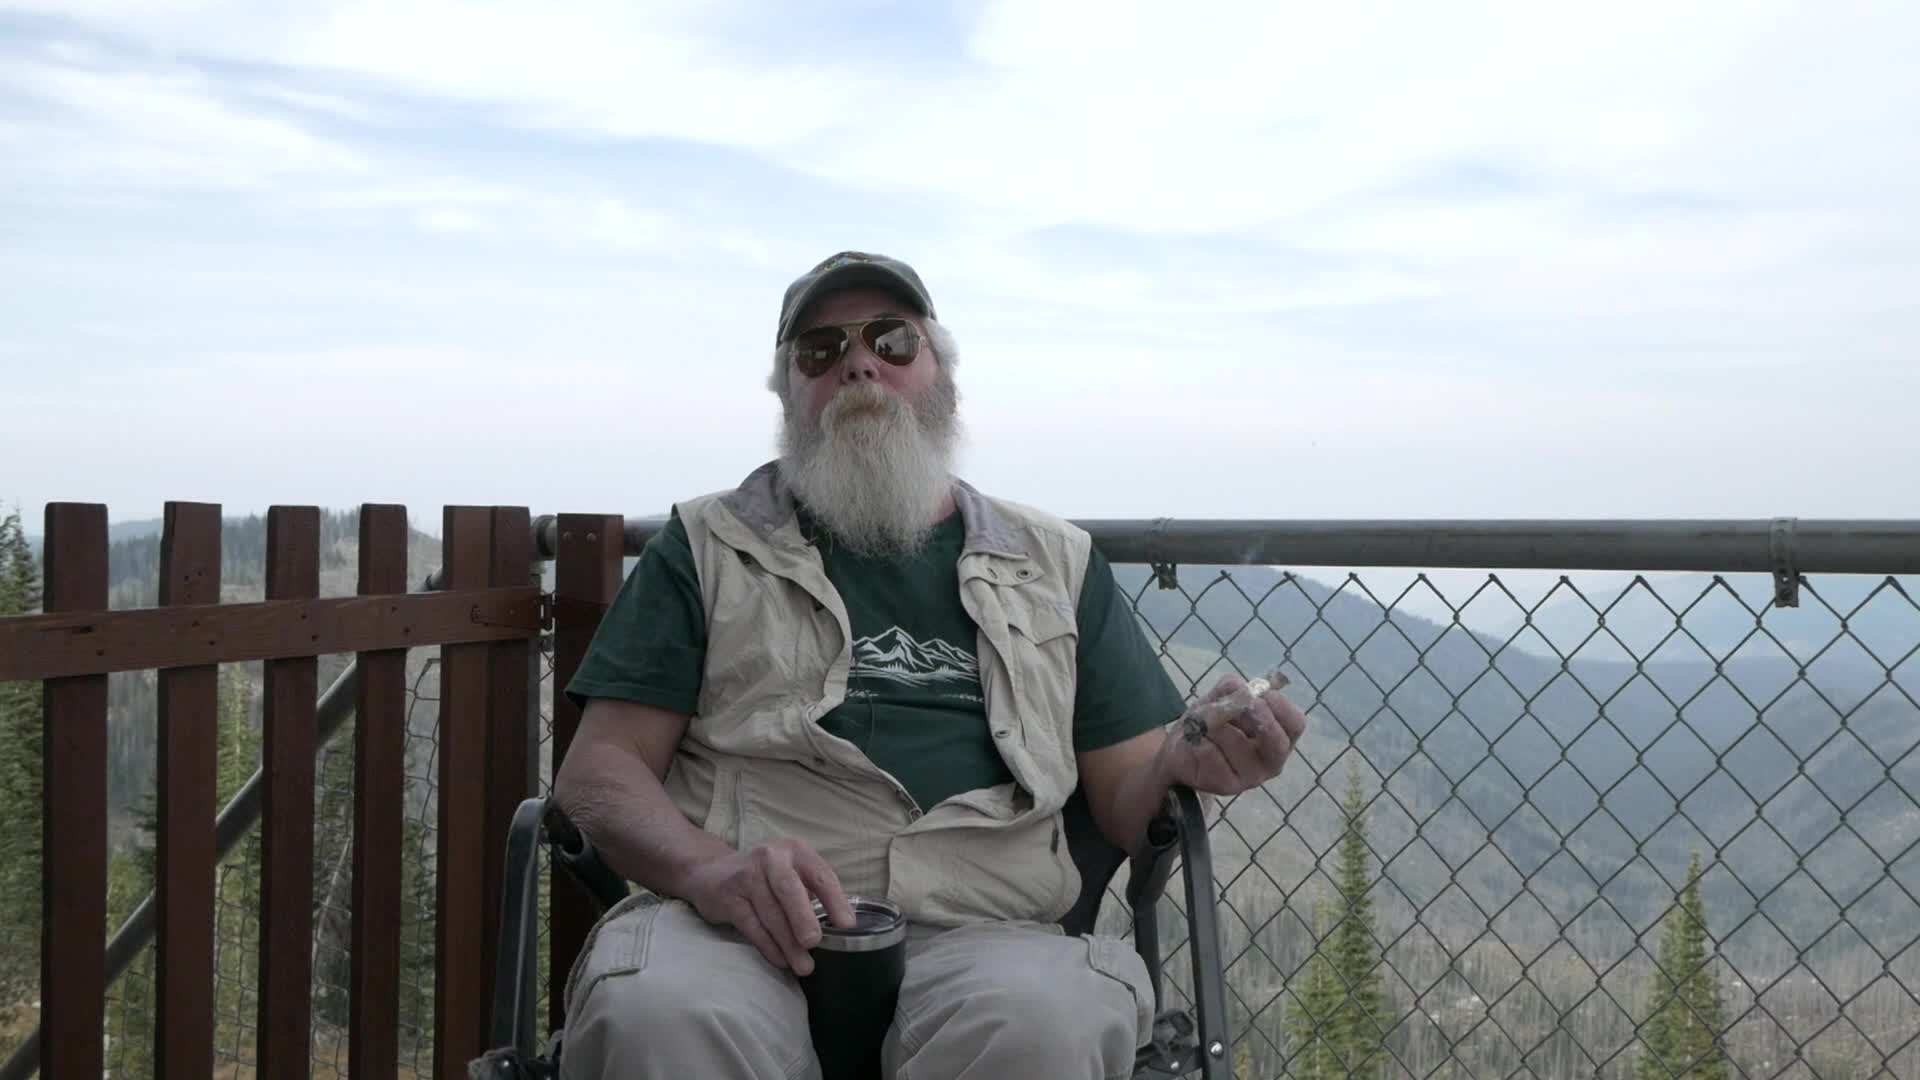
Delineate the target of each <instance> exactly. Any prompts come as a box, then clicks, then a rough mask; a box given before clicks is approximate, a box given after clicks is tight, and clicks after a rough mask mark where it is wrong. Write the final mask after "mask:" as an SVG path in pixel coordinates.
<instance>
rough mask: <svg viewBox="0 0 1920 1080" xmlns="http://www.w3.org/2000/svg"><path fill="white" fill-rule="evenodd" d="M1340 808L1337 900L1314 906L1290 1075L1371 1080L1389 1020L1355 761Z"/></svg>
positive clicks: (1380, 1061) (1383, 1053) (1382, 1058)
mask: <svg viewBox="0 0 1920 1080" xmlns="http://www.w3.org/2000/svg"><path fill="white" fill-rule="evenodd" d="M1344 809H1345V813H1346V831H1345V835H1344V836H1343V837H1342V839H1341V844H1340V882H1339V888H1338V891H1337V900H1336V901H1335V904H1334V907H1333V909H1332V910H1331V911H1329V910H1327V909H1325V908H1322V907H1319V906H1318V905H1316V910H1315V916H1314V921H1315V923H1316V926H1315V929H1314V936H1315V937H1316V938H1317V939H1318V940H1319V941H1320V942H1321V944H1320V945H1319V946H1318V947H1317V948H1316V949H1315V950H1314V956H1313V958H1312V960H1311V961H1310V962H1309V963H1310V970H1309V972H1308V974H1307V980H1306V986H1305V987H1304V989H1303V991H1302V993H1301V995H1300V999H1301V1007H1300V1010H1299V1011H1298V1012H1297V1013H1295V1014H1294V1015H1292V1016H1290V1017H1289V1023H1288V1027H1289V1030H1290V1031H1291V1032H1292V1035H1293V1046H1294V1053H1295V1055H1296V1056H1295V1058H1294V1062H1293V1075H1294V1076H1295V1077H1298V1078H1300V1080H1332V1078H1339V1080H1374V1078H1376V1077H1378V1076H1380V1075H1381V1073H1382V1071H1383V1070H1384V1069H1385V1067H1386V1062H1387V1049H1386V1031H1387V1028H1388V1026H1389V1020H1388V1017H1387V1014H1386V992H1385V989H1384V986H1383V980H1382V978H1381V971H1380V967H1381V957H1380V951H1379V939H1378V938H1377V937H1376V936H1375V932H1374V910H1373V875H1372V873H1371V872H1370V871H1369V870H1368V865H1367V861H1368V848H1367V835H1366V821H1365V802H1364V797H1363V795H1362V792H1361V789H1360V773H1359V766H1358V764H1355V765H1354V766H1353V767H1352V768H1351V769H1350V770H1349V772H1348V775H1347V798H1346V803H1345V807H1344ZM1329 919H1331V920H1332V929H1331V931H1330V932H1329V931H1328V930H1327V927H1326V925H1325V924H1326V922H1327V920H1329Z"/></svg>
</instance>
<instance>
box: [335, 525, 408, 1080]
mask: <svg viewBox="0 0 1920 1080" xmlns="http://www.w3.org/2000/svg"><path fill="white" fill-rule="evenodd" d="M407 539H408V532H407V510H406V507H404V506H376V505H367V506H362V507H361V508H360V594H361V595H362V596H377V595H380V594H383V593H402V592H405V591H406V590H407ZM355 668H356V670H357V671H358V672H359V684H358V686H357V687H356V697H355V705H354V747H353V750H354V753H353V790H354V793H355V798H354V804H353V953H352V958H351V961H350V963H351V973H350V978H351V980H352V988H351V990H350V992H349V996H348V999H347V1025H348V1030H349V1032H350V1035H349V1043H348V1048H347V1072H348V1075H350V1076H353V1077H355V1078H356V1080H364V1078H372V1077H387V1078H392V1077H394V1076H396V1075H398V1068H399V1059H400V1037H399V1020H400V903H401V898H400V860H401V858H402V857H403V856H402V852H401V849H400V841H401V837H402V835H403V833H402V817H403V815H404V814H405V813H406V804H405V801H404V798H403V795H404V793H405V790H406V788H405V784H406V778H405V776H406V774H405V762H406V740H407V654H406V651H405V650H403V649H389V650H381V651H377V652H362V653H360V654H358V656H356V657H355Z"/></svg>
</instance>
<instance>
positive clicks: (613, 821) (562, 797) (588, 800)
mask: <svg viewBox="0 0 1920 1080" xmlns="http://www.w3.org/2000/svg"><path fill="white" fill-rule="evenodd" d="M567 765H568V766H570V768H568V769H567V770H565V772H564V774H563V775H562V776H561V777H560V779H559V782H558V783H556V784H555V786H554V798H555V799H556V800H558V801H559V803H560V806H561V808H562V809H564V810H565V811H566V813H567V816H568V817H569V818H571V819H572V820H573V822H574V823H575V824H576V825H578V826H579V827H580V828H581V829H582V830H583V831H584V832H586V834H587V835H588V836H589V837H590V838H592V841H593V846H594V848H595V849H596V850H597V851H598V852H599V853H600V858H601V860H602V861H604V862H605V863H606V864H607V867H608V868H609V869H611V870H612V871H613V872H614V873H616V874H619V875H620V876H621V877H623V878H626V879H627V880H628V881H631V882H633V883H635V884H637V885H639V886H641V887H642V888H644V889H647V890H649V891H651V892H655V893H658V894H660V895H663V896H674V897H679V896H682V895H683V892H682V883H683V882H684V881H685V880H686V875H687V873H688V871H689V870H692V869H693V868H695V867H698V866H700V865H701V864H703V863H707V862H710V861H712V860H713V859H715V858H720V857H724V856H727V855H730V854H732V853H733V848H732V847H730V846H728V844H727V842H726V841H724V840H722V839H720V838H719V837H717V836H715V835H713V834H712V833H710V832H707V831H705V830H704V829H701V828H698V827H697V826H695V825H694V824H693V822H691V821H689V820H687V816H686V815H685V814H683V813H681V812H680V808H679V807H678V806H676V805H674V802H673V799H672V797H671V796H669V795H668V794H667V790H666V788H665V786H663V785H662V784H661V783H660V780H659V779H658V778H657V777H656V776H655V775H654V773H653V770H652V769H650V768H648V767H647V763H646V761H645V760H644V759H642V758H641V757H640V756H639V755H638V754H633V755H631V756H629V755H627V754H622V753H608V752H602V753H600V754H596V755H594V756H593V757H592V758H591V759H583V760H579V761H571V760H570V761H568V762H567Z"/></svg>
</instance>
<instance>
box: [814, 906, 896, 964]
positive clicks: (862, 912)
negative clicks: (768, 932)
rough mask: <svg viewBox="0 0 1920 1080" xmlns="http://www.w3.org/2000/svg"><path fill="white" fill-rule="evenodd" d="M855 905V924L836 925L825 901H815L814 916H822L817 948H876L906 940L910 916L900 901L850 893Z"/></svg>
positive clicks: (819, 917)
mask: <svg viewBox="0 0 1920 1080" xmlns="http://www.w3.org/2000/svg"><path fill="white" fill-rule="evenodd" d="M847 903H848V904H849V905H851V906H852V908H853V926H852V927H851V928H843V927H838V926H835V925H833V921H832V920H831V919H830V918H828V916H827V908H826V905H825V904H822V903H821V902H820V901H818V900H815V901H814V902H813V914H814V917H815V918H817V919H819V920H820V944H818V945H816V946H814V948H817V949H827V950H830V951H832V952H873V951H875V950H878V949H885V948H889V947H891V946H894V945H897V944H899V943H900V942H902V941H905V940H906V937H907V919H906V915H905V914H904V913H903V912H901V910H900V907H899V905H897V904H893V903H890V902H888V901H886V900H882V899H879V898H878V897H869V896H849V897H847Z"/></svg>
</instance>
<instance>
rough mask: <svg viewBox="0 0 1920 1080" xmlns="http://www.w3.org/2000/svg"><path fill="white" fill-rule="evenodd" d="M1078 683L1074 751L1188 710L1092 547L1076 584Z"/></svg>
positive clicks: (1100, 744)
mask: <svg viewBox="0 0 1920 1080" xmlns="http://www.w3.org/2000/svg"><path fill="white" fill-rule="evenodd" d="M1078 617H1079V618H1078V622H1079V628H1080V655H1079V684H1078V687H1077V688H1076V690H1075V692H1074V702H1073V748H1074V750H1075V752H1077V753H1085V752H1087V751H1089V750H1098V749H1100V748H1101V747H1104V746H1112V745H1113V744H1115V743H1120V742H1125V741H1126V740H1128V739H1130V738H1133V737H1134V736H1136V735H1139V734H1141V733H1142V732H1146V731H1152V730H1154V729H1155V728H1159V727H1162V726H1164V725H1166V724H1167V723H1169V722H1171V721H1172V720H1173V719H1175V718H1176V717H1178V716H1179V715H1180V713H1181V711H1182V710H1183V709H1185V708H1186V699H1185V698H1184V697H1183V696H1182V695H1181V693H1180V691H1179V689H1178V688H1177V687H1176V686H1175V685H1174V683H1173V679H1172V678H1171V677H1169V676H1168V675H1167V671H1166V668H1165V667H1164V666H1162V664H1161V662H1160V656H1159V654H1158V653H1157V652H1156V651H1155V650H1154V648H1153V646H1152V644H1151V643H1149V642H1148V641H1147V635H1146V632H1145V630H1143V629H1142V628H1141V626H1140V621H1139V618H1138V617H1137V616H1135V614H1134V612H1133V605H1131V604H1129V603H1127V600H1126V597H1125V596H1124V595H1123V594H1122V593H1121V592H1120V585H1119V583H1118V582H1116V581H1115V580H1114V578H1113V567H1112V566H1111V565H1109V564H1108V562H1107V560H1106V557H1105V556H1104V555H1102V554H1101V553H1100V549H1099V548H1094V549H1093V550H1092V552H1091V553H1090V555H1089V557H1088V559H1087V571H1086V580H1085V582H1084V583H1083V584H1082V585H1081V588H1080V605H1079V609H1078Z"/></svg>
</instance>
